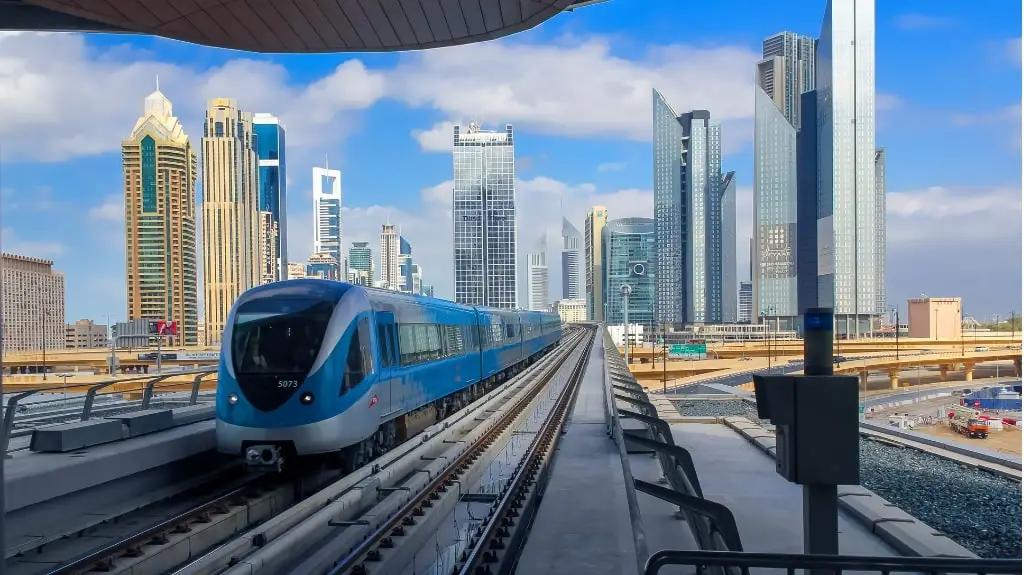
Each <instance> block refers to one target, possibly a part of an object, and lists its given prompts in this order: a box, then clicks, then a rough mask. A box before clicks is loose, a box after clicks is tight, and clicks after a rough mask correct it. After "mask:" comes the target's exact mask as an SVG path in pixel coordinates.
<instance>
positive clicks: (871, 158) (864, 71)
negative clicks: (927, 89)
mask: <svg viewBox="0 0 1024 575" xmlns="http://www.w3.org/2000/svg"><path fill="white" fill-rule="evenodd" d="M815 86H816V91H817V107H818V110H817V111H818V118H817V120H818V121H817V128H818V129H817V132H818V165H817V173H818V222H817V228H818V229H817V232H818V233H817V238H818V242H817V244H818V245H817V248H818V265H817V268H818V269H817V276H818V282H817V284H818V305H820V306H822V307H831V308H833V309H834V313H835V318H836V333H838V334H848V335H852V336H859V335H860V334H867V333H871V328H872V323H873V320H874V318H875V317H876V316H877V315H879V314H881V313H884V312H885V310H884V308H883V309H879V301H880V297H882V296H883V289H884V288H883V286H884V285H885V281H884V277H883V275H882V274H880V270H879V268H878V262H879V258H880V257H882V256H881V254H879V249H881V248H882V247H883V246H881V245H879V244H880V242H879V241H878V236H877V232H878V230H879V228H884V227H885V222H884V221H879V220H880V217H879V215H880V214H879V212H878V208H879V205H880V204H879V201H878V198H877V193H878V192H879V190H877V189H876V186H875V179H876V167H875V3H874V0H830V1H829V2H828V4H827V5H826V8H825V17H824V20H823V22H822V25H821V36H820V38H819V40H818V46H817V62H816V82H815ZM883 301H884V300H883Z"/></svg>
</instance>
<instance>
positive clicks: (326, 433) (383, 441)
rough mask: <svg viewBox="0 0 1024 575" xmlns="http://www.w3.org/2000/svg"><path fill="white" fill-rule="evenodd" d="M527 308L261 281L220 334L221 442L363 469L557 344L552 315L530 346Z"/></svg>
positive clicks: (230, 447)
mask: <svg viewBox="0 0 1024 575" xmlns="http://www.w3.org/2000/svg"><path fill="white" fill-rule="evenodd" d="M529 313H530V312H517V311H511V310H493V309H486V308H473V307H468V306H462V305H458V304H454V303H451V302H447V301H443V300H438V299H433V298H425V297H420V296H411V295H408V294H400V293H397V292H391V291H385V290H378V289H372V288H363V287H359V286H353V285H350V284H345V283H340V282H331V281H324V280H290V281H285V282H278V283H274V284H269V285H265V286H259V287H256V288H253V289H251V290H249V291H247V292H246V293H244V294H242V296H241V297H240V298H239V299H238V301H237V302H236V303H235V305H234V307H233V308H232V310H231V313H230V314H229V316H228V320H227V324H226V327H225V331H224V336H223V340H222V350H221V364H220V369H219V385H218V390H217V402H216V412H217V443H218V449H219V450H220V451H222V452H225V453H232V454H243V455H244V456H245V458H246V461H247V462H249V463H250V464H253V465H267V466H277V467H278V468H280V466H281V464H282V462H283V459H284V458H285V457H286V456H291V455H297V456H307V455H316V454H328V455H330V457H331V458H334V459H338V457H335V456H340V459H341V461H340V463H341V465H342V466H343V467H347V468H354V467H357V466H359V465H362V464H364V463H365V462H367V461H369V460H370V459H372V458H373V457H376V456H377V455H379V454H380V453H382V452H383V451H386V450H387V449H390V448H391V447H393V446H394V445H396V444H397V443H400V442H401V441H404V440H405V439H407V438H408V437H411V436H413V435H414V434H416V433H418V432H419V431H421V430H422V429H424V428H425V427H427V426H429V425H431V424H433V423H435V422H436V421H439V420H441V419H443V418H444V417H446V416H447V415H449V414H450V413H452V412H454V411H455V410H458V409H461V408H462V407H463V406H465V405H468V403H470V402H472V401H473V400H475V399H476V398H478V397H480V396H481V395H482V394H483V393H485V392H486V391H487V390H488V389H489V388H490V387H491V386H493V385H495V384H497V383H498V382H500V381H504V380H505V379H507V377H508V376H509V375H510V374H512V373H515V372H516V371H517V370H518V369H520V368H521V367H522V366H523V365H525V363H526V361H528V360H529V359H530V356H531V355H534V354H536V353H537V350H544V349H546V348H547V347H550V346H551V345H553V344H554V343H556V342H557V339H558V338H559V337H560V333H561V325H560V323H558V322H557V321H554V323H552V320H551V319H550V317H548V318H547V319H543V318H542V319H541V320H540V338H541V340H542V342H541V343H538V344H533V343H532V338H531V340H529V341H530V343H529V344H524V340H523V333H522V332H523V329H522V318H523V317H529ZM546 315H547V316H551V315H553V314H546ZM554 317H555V320H557V316H554ZM529 321H530V320H527V322H528V323H529ZM531 335H533V332H532V331H531ZM541 345H543V347H538V346H541Z"/></svg>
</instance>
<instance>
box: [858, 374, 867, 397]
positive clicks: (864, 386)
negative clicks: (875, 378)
mask: <svg viewBox="0 0 1024 575" xmlns="http://www.w3.org/2000/svg"><path fill="white" fill-rule="evenodd" d="M860 389H861V391H862V392H864V393H865V394H867V391H868V371H867V370H864V371H862V372H860Z"/></svg>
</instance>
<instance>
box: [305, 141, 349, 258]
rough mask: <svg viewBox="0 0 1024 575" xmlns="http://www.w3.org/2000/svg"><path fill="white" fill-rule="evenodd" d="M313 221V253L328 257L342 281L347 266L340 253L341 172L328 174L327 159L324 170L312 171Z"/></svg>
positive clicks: (330, 170)
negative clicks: (336, 268)
mask: <svg viewBox="0 0 1024 575" xmlns="http://www.w3.org/2000/svg"><path fill="white" fill-rule="evenodd" d="M313 218H314V219H313V253H315V254H329V255H330V256H331V257H333V258H334V261H335V262H336V263H337V264H338V269H340V270H341V271H342V277H346V276H347V274H348V264H346V263H345V258H344V255H343V254H342V249H341V245H342V226H341V170H332V169H331V168H330V164H329V163H328V160H327V156H324V167H322V168H313Z"/></svg>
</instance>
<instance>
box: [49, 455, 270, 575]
mask: <svg viewBox="0 0 1024 575" xmlns="http://www.w3.org/2000/svg"><path fill="white" fill-rule="evenodd" d="M265 479H266V475H259V476H256V477H253V478H248V479H243V480H242V485H241V486H238V487H233V488H231V489H230V490H229V491H228V492H227V493H223V494H221V495H218V496H217V497H214V498H213V499H210V500H208V501H206V502H205V503H201V504H199V505H197V506H195V507H193V508H191V509H188V510H187V511H183V512H181V513H179V514H177V515H175V516H174V517H171V518H169V519H166V520H164V521H161V522H160V523H157V524H156V525H153V526H151V527H147V528H146V529H143V530H142V531H139V532H137V533H135V534H133V535H128V536H126V537H122V538H121V539H118V540H117V541H114V542H112V543H109V544H107V545H104V546H103V547H101V548H99V549H96V550H93V551H90V552H88V553H86V554H84V555H81V556H79V557H77V558H75V559H72V560H71V561H69V562H67V563H64V564H63V565H60V566H59V567H56V568H55V569H52V570H50V571H47V572H46V575H77V574H80V573H86V572H89V571H107V570H109V568H110V566H111V564H112V563H113V561H114V560H116V559H117V558H119V557H122V556H124V555H126V554H132V555H131V556H135V555H134V553H136V552H138V549H137V548H138V547H140V546H142V545H145V544H146V543H149V542H151V541H162V540H163V539H164V537H163V536H164V535H166V534H168V533H171V532H175V531H180V530H182V529H184V528H186V527H187V526H188V524H189V523H190V522H191V521H192V520H194V519H197V518H200V517H202V516H203V515H204V514H207V513H210V512H220V513H227V511H228V509H227V508H228V507H229V506H230V503H231V502H232V501H234V500H237V499H239V498H242V497H244V496H245V494H246V493H247V492H250V491H251V490H252V489H253V488H254V487H256V484H257V483H259V482H260V481H262V480H265Z"/></svg>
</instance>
